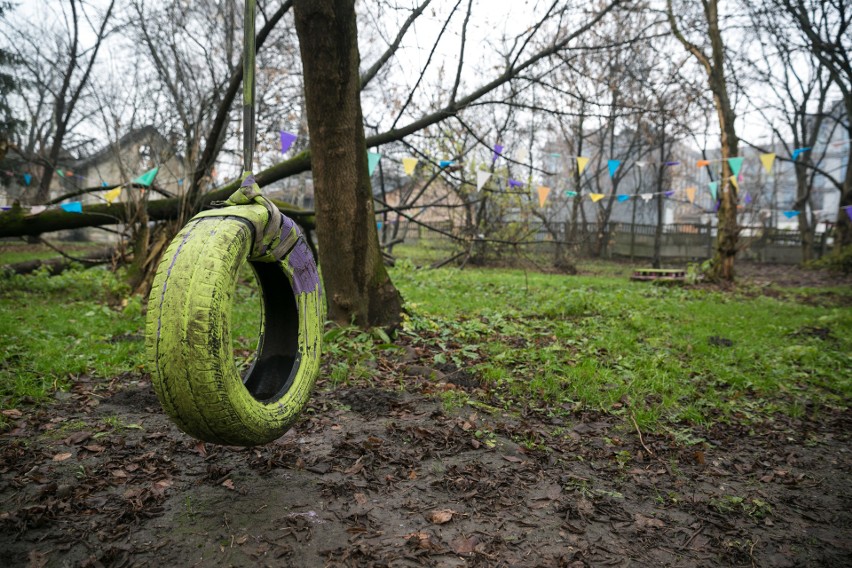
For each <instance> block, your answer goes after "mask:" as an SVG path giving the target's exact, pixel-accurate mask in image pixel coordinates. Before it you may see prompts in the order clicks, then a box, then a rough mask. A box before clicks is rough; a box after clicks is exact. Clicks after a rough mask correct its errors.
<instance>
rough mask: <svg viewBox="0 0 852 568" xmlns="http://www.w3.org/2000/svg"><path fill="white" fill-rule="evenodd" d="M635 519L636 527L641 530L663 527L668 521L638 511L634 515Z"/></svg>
mask: <svg viewBox="0 0 852 568" xmlns="http://www.w3.org/2000/svg"><path fill="white" fill-rule="evenodd" d="M633 519H634V521H635V522H636V528H637V529H639V530H645V529H661V528H663V527H664V526H666V523H664V522H663V521H661V520H660V519H655V518H653V517H646V516H645V515H643V514H641V513H636V514H635V515H633Z"/></svg>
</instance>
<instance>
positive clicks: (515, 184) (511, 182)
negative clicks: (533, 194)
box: [509, 179, 524, 187]
mask: <svg viewBox="0 0 852 568" xmlns="http://www.w3.org/2000/svg"><path fill="white" fill-rule="evenodd" d="M509 187H524V184H523V183H521V182H519V181H518V180H514V179H510V180H509Z"/></svg>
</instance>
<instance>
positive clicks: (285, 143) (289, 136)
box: [281, 130, 298, 154]
mask: <svg viewBox="0 0 852 568" xmlns="http://www.w3.org/2000/svg"><path fill="white" fill-rule="evenodd" d="M296 138H298V136H296V135H295V134H293V133H292V132H287V131H286V130H282V131H281V153H282V154H283V153H285V152H286V151H287V150H289V149H290V146H292V145H293V142H295V141H296Z"/></svg>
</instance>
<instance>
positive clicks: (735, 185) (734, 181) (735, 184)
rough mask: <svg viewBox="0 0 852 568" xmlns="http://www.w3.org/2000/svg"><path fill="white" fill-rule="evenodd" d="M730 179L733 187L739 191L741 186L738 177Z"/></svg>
mask: <svg viewBox="0 0 852 568" xmlns="http://www.w3.org/2000/svg"><path fill="white" fill-rule="evenodd" d="M728 179H729V180H731V185H733V186H734V187H735V188H736V189H737V191H739V189H740V184H738V183H737V176H731V177H729V178H728Z"/></svg>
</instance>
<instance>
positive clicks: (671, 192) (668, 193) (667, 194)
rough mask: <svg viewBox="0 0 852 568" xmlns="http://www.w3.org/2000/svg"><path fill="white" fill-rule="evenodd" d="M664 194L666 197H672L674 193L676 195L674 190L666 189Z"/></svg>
mask: <svg viewBox="0 0 852 568" xmlns="http://www.w3.org/2000/svg"><path fill="white" fill-rule="evenodd" d="M663 195H665V196H666V197H671V196H672V195H674V191H664V192H663Z"/></svg>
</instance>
